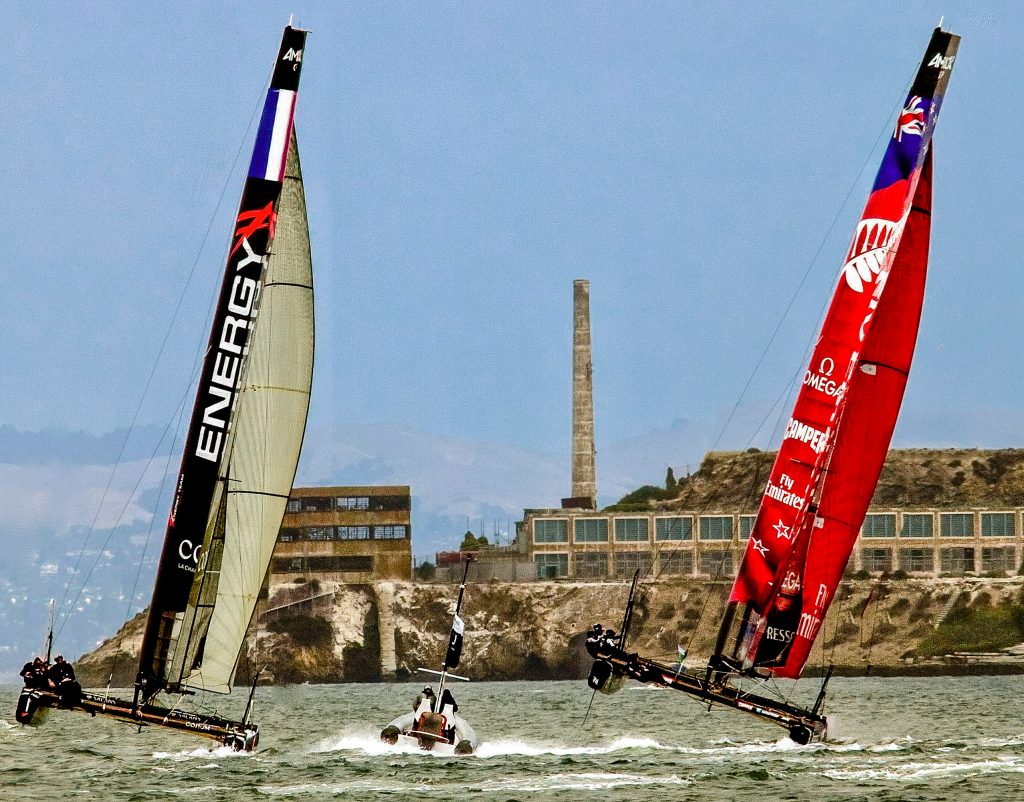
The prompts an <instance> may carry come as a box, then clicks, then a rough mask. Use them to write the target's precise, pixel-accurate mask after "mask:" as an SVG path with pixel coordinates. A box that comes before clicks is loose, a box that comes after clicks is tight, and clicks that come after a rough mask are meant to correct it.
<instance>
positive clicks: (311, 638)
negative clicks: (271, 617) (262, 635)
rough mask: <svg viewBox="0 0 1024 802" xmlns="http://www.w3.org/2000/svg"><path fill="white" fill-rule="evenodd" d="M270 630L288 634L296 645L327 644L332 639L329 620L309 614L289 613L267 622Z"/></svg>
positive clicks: (332, 634) (332, 631) (332, 632)
mask: <svg viewBox="0 0 1024 802" xmlns="http://www.w3.org/2000/svg"><path fill="white" fill-rule="evenodd" d="M267 629H269V630H270V631H271V632H280V633H282V634H285V635H288V636H289V637H290V638H291V639H292V643H294V644H295V645H296V646H329V645H330V644H331V643H332V642H333V641H334V630H333V629H332V627H331V622H330V621H327V620H326V619H324V618H316V617H314V616H311V615H289V616H285V617H283V618H278V619H277V620H275V621H271V622H270V623H269V624H267Z"/></svg>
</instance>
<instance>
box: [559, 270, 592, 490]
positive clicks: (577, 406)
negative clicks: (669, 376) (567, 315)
mask: <svg viewBox="0 0 1024 802" xmlns="http://www.w3.org/2000/svg"><path fill="white" fill-rule="evenodd" d="M572 290H573V292H572V324H573V325H572V328H573V334H572V497H571V498H568V499H563V501H562V505H563V506H570V507H583V508H586V509H594V508H595V507H596V506H597V479H596V473H595V467H594V463H595V460H594V380H593V368H592V365H591V361H590V282H589V281H587V280H586V279H577V280H576V281H574V282H573V283H572Z"/></svg>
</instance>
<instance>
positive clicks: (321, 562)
mask: <svg viewBox="0 0 1024 802" xmlns="http://www.w3.org/2000/svg"><path fill="white" fill-rule="evenodd" d="M270 570H271V573H275V574H305V573H310V572H314V573H316V572H332V571H337V572H351V573H356V572H358V573H366V572H370V571H372V570H373V557H372V556H370V555H366V554H359V555H353V556H349V557H279V558H277V559H275V560H274V561H273V562H272V564H271V569H270Z"/></svg>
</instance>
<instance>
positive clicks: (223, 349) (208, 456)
mask: <svg viewBox="0 0 1024 802" xmlns="http://www.w3.org/2000/svg"><path fill="white" fill-rule="evenodd" d="M273 225H274V212H273V204H268V205H267V206H266V207H265V208H264V209H261V210H257V211H252V212H242V213H241V214H239V215H238V225H237V228H236V229H235V236H236V238H237V241H236V243H235V247H234V248H233V249H232V251H231V255H232V257H234V255H235V254H236V253H237V252H238V251H239V250H241V254H240V257H241V258H240V259H239V261H238V263H237V264H236V265H235V266H234V271H233V273H234V275H233V276H229V279H230V281H231V289H230V290H229V292H228V302H227V308H226V310H225V314H224V320H223V322H222V323H221V329H220V336H219V337H218V338H217V341H216V346H215V349H216V350H214V351H213V352H212V353H211V354H209V355H208V356H207V359H212V360H213V371H212V374H211V376H210V383H209V385H208V386H207V387H206V388H205V390H204V391H203V397H204V398H205V399H206V403H205V405H204V407H203V420H202V423H201V424H200V427H199V436H198V438H197V441H198V442H197V445H196V450H195V454H196V456H197V457H200V458H201V459H205V460H209V461H210V462H216V461H217V460H219V459H220V453H221V448H222V446H223V444H224V436H225V434H226V432H227V428H228V420H229V418H230V415H231V409H232V407H233V406H234V402H235V398H236V393H235V391H236V389H237V388H238V383H239V381H240V380H241V378H242V370H241V367H242V360H243V359H244V357H245V354H246V351H247V349H248V345H249V328H250V327H251V325H252V322H253V317H254V316H255V308H256V302H257V300H258V299H259V294H260V284H261V281H260V278H259V277H260V276H262V271H263V261H264V259H265V257H264V256H263V254H259V253H256V251H255V250H254V249H253V247H252V245H250V243H249V237H251V236H252V235H253V234H255V233H256V232H257V231H259V230H261V229H264V228H267V229H270V233H271V235H272V234H273ZM247 268H249V269H248V270H247ZM246 273H248V274H255V275H256V276H257V278H251V277H250V275H245V274H246Z"/></svg>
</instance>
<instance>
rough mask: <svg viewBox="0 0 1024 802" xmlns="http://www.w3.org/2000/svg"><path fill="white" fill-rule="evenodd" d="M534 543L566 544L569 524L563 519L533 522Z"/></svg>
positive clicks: (539, 519) (546, 519) (542, 519)
mask: <svg viewBox="0 0 1024 802" xmlns="http://www.w3.org/2000/svg"><path fill="white" fill-rule="evenodd" d="M533 542H534V543H568V542H569V522H568V521H567V520H565V519H564V518H538V519H536V520H534V522H533Z"/></svg>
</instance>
